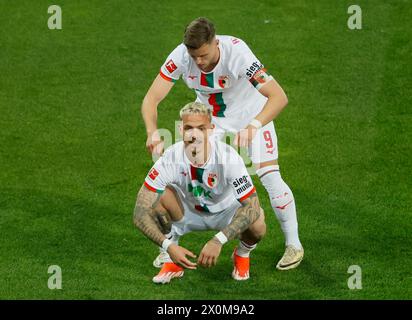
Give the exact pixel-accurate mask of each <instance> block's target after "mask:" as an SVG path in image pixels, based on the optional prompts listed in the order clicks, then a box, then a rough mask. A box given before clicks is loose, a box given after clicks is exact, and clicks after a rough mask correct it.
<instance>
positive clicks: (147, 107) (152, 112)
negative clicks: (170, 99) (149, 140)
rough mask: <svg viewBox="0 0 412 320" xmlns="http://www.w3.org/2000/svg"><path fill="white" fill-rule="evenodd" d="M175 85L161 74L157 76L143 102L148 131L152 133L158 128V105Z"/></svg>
mask: <svg viewBox="0 0 412 320" xmlns="http://www.w3.org/2000/svg"><path fill="white" fill-rule="evenodd" d="M172 87H173V82H168V81H166V80H164V79H162V77H160V76H159V75H158V76H157V77H156V78H155V80H154V81H153V83H152V85H151V86H150V88H149V90H148V91H147V93H146V95H145V97H144V99H143V103H142V116H143V121H144V123H145V126H146V132H147V133H148V134H152V133H153V132H154V131H156V129H157V107H158V105H159V103H160V102H161V101H162V100H163V99H164V98H165V97H166V96H167V94H168V93H169V91H170V90H171V89H172Z"/></svg>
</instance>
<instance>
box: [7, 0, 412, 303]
mask: <svg viewBox="0 0 412 320" xmlns="http://www.w3.org/2000/svg"><path fill="white" fill-rule="evenodd" d="M51 4H58V5H60V6H61V8H62V17H63V29H62V30H49V29H48V28H47V20H48V17H49V16H50V15H49V14H48V13H47V8H48V6H49V5H51ZM351 4H353V1H330V0H321V1H298V0H292V1H269V0H266V1H251V0H247V1H244V2H242V4H239V1H235V0H227V1H224V2H219V4H215V3H213V2H206V1H205V2H201V3H200V2H195V1H141V0H138V1H131V0H127V1H119V2H114V1H97V0H87V1H80V0H73V1H63V0H62V1H56V2H50V1H45V0H39V1H28V0H26V1H2V2H0V168H1V170H0V299H411V298H412V273H411V270H412V259H411V256H412V254H411V234H412V232H411V231H412V214H411V200H412V197H411V170H412V161H411V159H410V158H411V155H412V152H411V151H412V149H411V120H412V117H411V106H412V98H411V97H412V92H411V88H412V81H411V74H412V67H411V66H412V64H411V50H412V45H411V39H412V31H411V28H410V25H409V22H410V17H411V16H412V1H406V0H404V1H401V0H394V1H366V0H361V1H358V2H357V4H359V5H360V6H361V8H362V24H363V25H362V29H361V30H350V29H349V28H348V27H347V19H348V18H349V14H348V13H347V8H348V7H349V5H351ZM198 16H207V17H209V18H210V19H211V20H212V21H214V22H215V25H216V27H217V31H218V34H230V35H235V36H237V37H240V38H242V39H244V40H245V41H246V42H247V43H248V44H249V46H250V47H251V48H252V50H253V51H254V52H255V54H256V55H257V56H258V57H259V58H260V60H261V61H262V62H263V63H264V64H265V66H266V67H267V68H268V70H269V71H270V72H271V73H272V74H273V75H274V76H275V78H276V79H277V80H278V81H279V82H280V84H281V85H282V86H283V88H284V89H285V91H286V93H287V95H288V97H289V105H288V107H287V108H286V109H285V110H284V112H283V113H282V114H281V115H280V117H279V118H278V119H277V120H276V122H275V124H276V127H277V134H278V139H279V150H280V153H279V154H280V157H279V162H280V165H281V169H282V175H283V177H284V179H285V181H287V182H288V184H289V185H290V187H291V188H292V190H293V191H294V195H295V198H296V203H297V208H298V216H299V229H300V236H301V240H302V243H303V245H304V247H305V253H306V256H305V259H304V261H303V262H302V264H301V266H300V267H299V268H298V269H296V270H293V271H289V272H279V271H276V270H275V263H276V261H277V260H278V259H279V258H280V256H281V255H282V253H283V236H282V234H281V231H280V228H279V226H278V223H277V221H276V219H275V217H274V214H273V213H272V211H271V208H270V203H269V200H268V198H267V195H266V192H264V190H263V188H262V186H261V184H260V182H259V181H258V180H257V179H256V177H254V182H255V184H256V185H257V190H258V193H259V195H260V200H261V203H262V205H263V208H264V209H265V212H266V221H267V224H268V233H267V235H266V237H265V238H264V240H263V241H262V242H261V243H260V244H259V246H258V248H257V249H256V250H255V251H254V253H253V255H252V265H251V279H250V280H249V281H246V282H242V283H238V282H236V281H234V280H232V279H231V276H230V273H231V271H232V264H231V260H230V254H231V251H232V248H233V246H234V245H235V242H231V243H229V244H227V245H225V247H224V249H223V251H222V255H221V257H220V260H219V264H218V266H216V267H215V268H213V269H208V270H205V269H198V270H196V271H188V272H187V273H186V274H185V276H184V278H182V279H179V280H176V281H173V282H172V283H171V284H170V285H165V286H159V285H154V284H153V283H152V282H151V278H152V276H153V275H154V274H155V273H156V272H157V269H154V268H153V267H152V260H153V258H154V257H155V256H156V255H157V249H156V247H155V246H154V245H153V244H152V243H151V242H150V241H149V240H147V239H146V238H145V237H144V236H143V235H142V234H140V233H139V232H138V231H137V230H136V229H135V228H134V226H133V224H132V212H133V207H134V201H135V196H136V191H137V189H138V187H140V185H141V183H142V182H143V179H144V177H145V175H146V173H147V171H148V169H149V168H150V166H151V158H150V157H149V155H148V154H147V152H146V150H145V139H146V136H145V130H144V126H143V121H142V119H141V117H140V104H141V101H142V99H143V97H144V95H145V93H146V90H147V89H148V87H149V86H150V83H151V81H152V80H153V79H154V77H155V76H156V74H157V72H158V70H159V67H160V65H161V64H162V63H163V61H164V59H165V58H166V57H167V55H168V54H169V52H170V51H171V50H172V49H173V48H174V47H175V46H176V45H177V44H178V43H180V42H181V40H182V34H183V28H184V26H185V25H186V24H187V23H188V22H189V21H191V20H192V19H194V18H196V17H198ZM193 99H194V93H193V92H191V91H190V90H189V89H187V88H186V87H185V86H184V84H183V83H182V82H178V83H177V84H176V86H175V88H173V90H172V92H171V94H170V95H169V96H168V97H167V99H166V100H165V101H164V102H163V103H162V104H161V106H160V109H159V127H161V128H168V129H170V130H173V128H174V121H173V120H174V119H176V118H177V115H178V110H179V108H180V107H181V106H182V105H183V104H185V103H187V102H188V101H191V100H193ZM212 234H213V233H210V232H206V233H196V234H190V235H188V236H187V237H185V238H183V239H182V244H183V245H184V246H186V247H187V248H189V249H191V250H193V251H195V252H196V253H198V252H199V251H200V249H201V248H202V246H203V244H204V243H205V242H206V241H207V240H208V239H209V237H210V236H211V235H212ZM50 265H59V266H60V267H61V268H62V286H63V288H62V290H50V289H48V287H47V281H48V278H49V276H50V275H49V274H48V273H47V270H48V267H49V266H50ZM351 265H359V266H360V267H361V268H362V289H361V290H349V289H348V285H347V281H348V278H349V277H350V276H351V274H348V272H347V271H348V268H349V266H351Z"/></svg>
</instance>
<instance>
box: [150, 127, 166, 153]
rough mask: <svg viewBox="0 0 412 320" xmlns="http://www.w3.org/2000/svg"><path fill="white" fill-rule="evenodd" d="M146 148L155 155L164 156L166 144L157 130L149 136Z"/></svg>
mask: <svg viewBox="0 0 412 320" xmlns="http://www.w3.org/2000/svg"><path fill="white" fill-rule="evenodd" d="M146 148H147V150H148V151H149V152H150V153H151V154H153V155H156V156H161V155H162V154H163V151H164V142H163V141H162V139H160V135H159V132H158V131H157V130H156V131H154V132H153V133H151V134H148V135H147V140H146Z"/></svg>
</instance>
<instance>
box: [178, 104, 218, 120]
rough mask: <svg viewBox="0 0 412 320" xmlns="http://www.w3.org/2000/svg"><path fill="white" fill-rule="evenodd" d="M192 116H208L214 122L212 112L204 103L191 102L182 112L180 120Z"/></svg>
mask: <svg viewBox="0 0 412 320" xmlns="http://www.w3.org/2000/svg"><path fill="white" fill-rule="evenodd" d="M191 114H200V115H202V114H203V115H206V116H208V117H209V119H210V120H212V111H211V110H210V109H209V108H208V107H206V106H205V105H204V104H203V103H200V102H190V103H188V104H187V105H185V106H184V107H183V108H182V109H181V110H180V120H182V118H183V116H186V115H191Z"/></svg>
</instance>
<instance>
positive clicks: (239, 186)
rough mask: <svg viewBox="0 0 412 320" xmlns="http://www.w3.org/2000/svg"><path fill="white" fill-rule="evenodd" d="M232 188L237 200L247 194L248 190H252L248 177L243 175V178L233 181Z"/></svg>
mask: <svg viewBox="0 0 412 320" xmlns="http://www.w3.org/2000/svg"><path fill="white" fill-rule="evenodd" d="M232 183H233V187H234V188H235V190H236V197H237V198H238V199H241V198H243V196H244V195H245V194H248V191H250V189H252V188H254V187H253V183H252V181H251V180H250V177H248V176H246V175H244V176H243V177H240V178H237V179H235V180H234V181H233V182H232Z"/></svg>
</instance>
